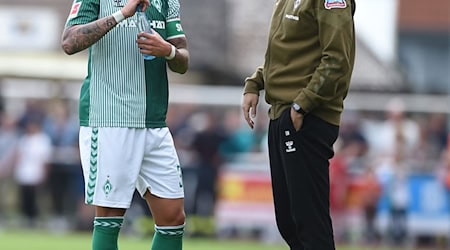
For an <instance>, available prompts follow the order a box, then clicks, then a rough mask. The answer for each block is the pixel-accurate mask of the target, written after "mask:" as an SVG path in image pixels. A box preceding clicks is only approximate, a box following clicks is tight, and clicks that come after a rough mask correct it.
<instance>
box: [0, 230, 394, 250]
mask: <svg viewBox="0 0 450 250" xmlns="http://www.w3.org/2000/svg"><path fill="white" fill-rule="evenodd" d="M90 237H91V235H90V234H89V233H85V234H82V233H71V234H63V235H57V234H56V235H55V234H49V233H47V232H45V231H43V232H39V231H12V232H11V231H6V230H5V231H0V249H1V250H90V249H91V248H90V244H91V241H90ZM119 249H120V250H149V249H150V239H142V238H135V237H130V236H122V237H121V238H120V239H119ZM183 250H288V247H287V246H284V245H282V244H280V245H267V244H264V243H261V242H257V241H242V240H212V239H191V238H186V239H185V241H184V249H183ZM337 250H391V249H390V248H370V247H369V248H367V247H362V246H359V247H344V246H340V247H338V248H337ZM392 250H393V249H392ZM398 250H399V249H398Z"/></svg>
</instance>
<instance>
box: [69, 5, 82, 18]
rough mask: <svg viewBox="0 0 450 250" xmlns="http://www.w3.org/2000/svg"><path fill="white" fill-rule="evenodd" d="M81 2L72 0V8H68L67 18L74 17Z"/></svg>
mask: <svg viewBox="0 0 450 250" xmlns="http://www.w3.org/2000/svg"><path fill="white" fill-rule="evenodd" d="M82 3H83V2H74V3H73V5H72V9H71V10H70V15H69V19H72V18H75V17H77V16H78V12H79V11H80V7H81V4H82Z"/></svg>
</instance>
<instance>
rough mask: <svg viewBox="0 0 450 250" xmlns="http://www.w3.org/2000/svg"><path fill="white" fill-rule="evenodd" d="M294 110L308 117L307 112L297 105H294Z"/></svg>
mask: <svg viewBox="0 0 450 250" xmlns="http://www.w3.org/2000/svg"><path fill="white" fill-rule="evenodd" d="M292 108H293V109H294V110H295V112H297V113H299V114H302V115H306V111H305V110H304V109H303V108H302V107H301V106H300V105H298V104H297V103H295V102H294V103H292Z"/></svg>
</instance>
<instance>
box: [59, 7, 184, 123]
mask: <svg viewBox="0 0 450 250" xmlns="http://www.w3.org/2000/svg"><path fill="white" fill-rule="evenodd" d="M126 2H127V0H75V1H74V3H73V6H72V9H71V12H70V15H69V17H68V19H67V23H66V26H72V25H77V24H85V23H89V22H92V21H95V20H97V19H100V18H103V17H105V16H110V15H112V14H113V13H114V12H116V11H118V10H120V9H121V8H122V6H124V5H125V4H126ZM179 10H180V4H179V2H178V0H151V6H150V7H149V8H147V10H146V15H147V17H149V18H150V19H151V20H152V27H153V29H154V30H156V31H157V32H158V33H159V34H160V35H161V37H163V38H164V39H166V40H169V39H172V38H176V37H183V36H184V32H183V29H182V27H181V23H180V18H179ZM136 21H137V19H136V15H135V16H132V17H129V18H127V19H125V20H124V21H122V22H121V23H119V24H118V25H117V26H116V27H114V28H113V29H112V30H111V31H109V32H108V33H107V34H106V35H105V36H104V37H103V38H102V39H100V40H99V41H98V42H97V43H95V44H94V45H92V46H91V47H90V48H89V60H88V74H87V76H86V78H85V80H84V82H83V85H82V87H81V93H80V103H79V117H80V125H81V126H90V127H132V128H158V127H165V126H166V122H165V120H166V113H167V106H168V96H169V93H168V81H167V65H166V59H165V58H163V57H157V58H156V59H154V60H144V59H143V56H142V54H141V53H140V52H139V48H138V47H137V44H136V39H137V34H138V28H137V23H136Z"/></svg>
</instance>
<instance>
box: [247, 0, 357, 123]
mask: <svg viewBox="0 0 450 250" xmlns="http://www.w3.org/2000/svg"><path fill="white" fill-rule="evenodd" d="M352 2H353V1H350V0H337V1H336V0H301V1H299V0H278V1H277V2H276V4H275V9H274V12H273V16H272V23H271V27H270V32H269V42H268V46H267V51H266V55H265V62H264V66H261V67H259V68H258V69H257V70H256V72H255V73H254V74H253V75H252V76H251V77H248V78H247V79H246V80H245V88H244V94H245V93H255V94H259V92H260V91H261V90H265V98H266V102H267V103H268V104H270V106H271V107H270V110H269V117H270V119H276V118H278V117H279V116H280V114H281V112H282V111H283V110H284V109H285V108H287V107H289V106H290V105H292V103H293V102H295V103H297V104H299V105H300V106H301V107H302V108H303V109H304V110H305V111H306V112H308V113H311V114H314V115H316V116H318V117H320V118H322V119H323V120H325V121H327V122H329V123H332V124H335V125H339V123H340V115H341V112H342V110H343V102H344V98H345V97H346V95H347V92H348V88H349V84H350V78H351V74H352V71H353V64H354V58H355V33H354V23H353V13H352V9H353V7H354V6H351V4H352ZM297 4H299V5H298V6H297Z"/></svg>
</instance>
